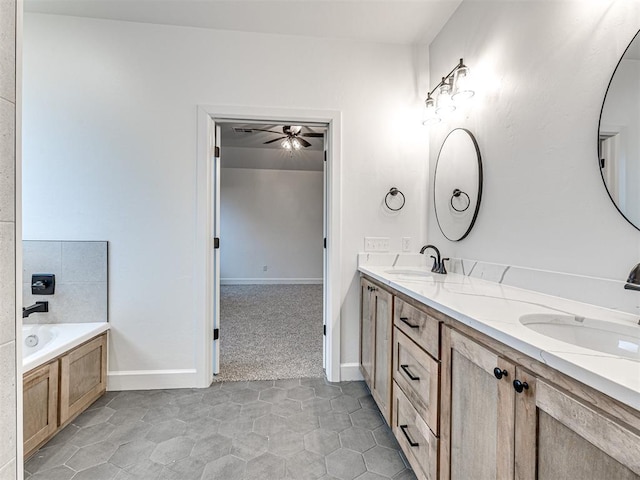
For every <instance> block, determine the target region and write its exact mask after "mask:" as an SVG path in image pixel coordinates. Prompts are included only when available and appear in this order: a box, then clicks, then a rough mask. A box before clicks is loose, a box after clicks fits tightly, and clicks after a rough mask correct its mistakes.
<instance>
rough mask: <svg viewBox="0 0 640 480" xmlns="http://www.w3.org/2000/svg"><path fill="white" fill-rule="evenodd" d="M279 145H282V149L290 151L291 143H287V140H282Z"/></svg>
mask: <svg viewBox="0 0 640 480" xmlns="http://www.w3.org/2000/svg"><path fill="white" fill-rule="evenodd" d="M280 145H282V148H286V149H287V150H291V142H290V141H289V139H288V138H286V139H284V140H283V141H282V143H281V144H280Z"/></svg>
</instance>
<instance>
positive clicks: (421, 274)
mask: <svg viewBox="0 0 640 480" xmlns="http://www.w3.org/2000/svg"><path fill="white" fill-rule="evenodd" d="M385 273H388V274H391V275H398V276H402V277H413V278H427V277H431V276H433V273H431V272H427V271H425V270H409V269H404V270H403V269H399V268H398V269H394V270H386V271H385Z"/></svg>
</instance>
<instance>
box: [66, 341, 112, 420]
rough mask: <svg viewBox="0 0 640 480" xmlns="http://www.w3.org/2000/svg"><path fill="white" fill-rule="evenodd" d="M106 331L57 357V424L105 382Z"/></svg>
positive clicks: (72, 414)
mask: <svg viewBox="0 0 640 480" xmlns="http://www.w3.org/2000/svg"><path fill="white" fill-rule="evenodd" d="M106 377H107V334H106V333H105V334H103V335H100V336H99V337H97V338H95V339H93V340H91V341H89V342H87V343H85V344H84V345H81V346H79V347H78V348H76V349H74V350H72V351H71V352H70V353H68V354H67V355H65V356H63V357H62V358H61V359H60V425H63V424H65V423H66V422H67V421H68V420H70V419H72V418H74V417H75V416H76V415H78V414H79V413H80V412H81V411H82V410H84V409H85V408H86V407H87V406H89V405H90V404H91V403H93V402H94V401H95V400H96V399H97V398H98V397H100V396H101V395H102V394H103V393H104V392H105V390H106V386H107V381H106V380H107V379H106Z"/></svg>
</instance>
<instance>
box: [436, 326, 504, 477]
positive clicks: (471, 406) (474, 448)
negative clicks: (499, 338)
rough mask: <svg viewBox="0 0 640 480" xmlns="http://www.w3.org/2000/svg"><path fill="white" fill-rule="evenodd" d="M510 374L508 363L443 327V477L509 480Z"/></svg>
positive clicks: (441, 445)
mask: <svg viewBox="0 0 640 480" xmlns="http://www.w3.org/2000/svg"><path fill="white" fill-rule="evenodd" d="M496 369H497V370H496ZM498 372H499V373H498ZM503 372H506V373H503ZM496 373H498V375H497V376H500V377H501V378H500V379H498V378H497V376H496ZM514 374H515V368H514V365H513V364H512V363H510V362H508V361H506V360H504V359H503V358H501V357H499V356H498V355H497V354H496V353H494V352H493V351H491V350H489V349H487V348H485V347H484V346H482V345H481V344H479V343H477V342H475V341H474V340H471V339H470V338H468V337H465V336H464V335H462V334H460V333H459V332H457V331H455V330H452V329H450V328H443V331H442V401H441V405H440V409H441V426H440V432H441V436H440V478H441V479H443V480H446V479H452V480H469V479H482V480H492V479H499V480H508V479H512V478H513V461H514V438H513V435H514V434H513V432H514V425H515V419H514V414H515V391H514V389H513V386H512V385H511V382H512V380H513V377H514Z"/></svg>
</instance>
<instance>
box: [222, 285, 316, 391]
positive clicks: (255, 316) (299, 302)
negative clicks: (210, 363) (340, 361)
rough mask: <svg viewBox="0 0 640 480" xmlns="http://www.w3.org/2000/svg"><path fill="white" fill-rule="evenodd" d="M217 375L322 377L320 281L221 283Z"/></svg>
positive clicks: (227, 377)
mask: <svg viewBox="0 0 640 480" xmlns="http://www.w3.org/2000/svg"><path fill="white" fill-rule="evenodd" d="M220 344H221V349H220V374H219V375H217V376H216V378H215V380H216V381H237V380H278V379H283V378H300V377H322V376H323V375H324V371H323V369H322V285H222V286H221V287H220Z"/></svg>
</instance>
